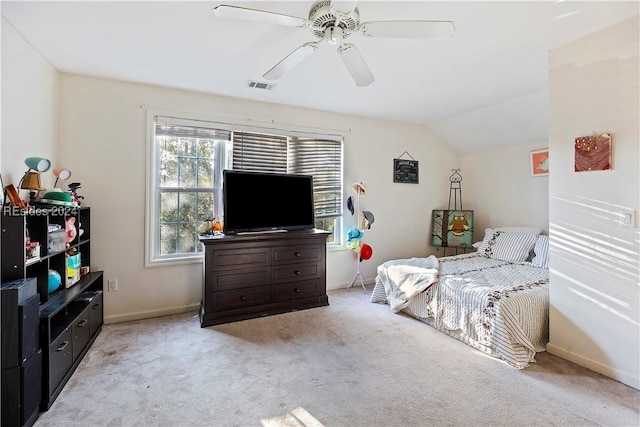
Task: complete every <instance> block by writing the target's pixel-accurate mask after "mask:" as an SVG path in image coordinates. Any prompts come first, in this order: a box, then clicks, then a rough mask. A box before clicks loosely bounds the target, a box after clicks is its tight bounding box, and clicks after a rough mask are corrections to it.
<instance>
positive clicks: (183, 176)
mask: <svg viewBox="0 0 640 427" xmlns="http://www.w3.org/2000/svg"><path fill="white" fill-rule="evenodd" d="M149 122H150V123H149V124H150V127H149V129H150V135H151V136H150V145H149V148H150V149H149V154H148V157H149V176H148V181H149V182H148V188H149V191H148V215H147V218H148V220H147V265H154V264H157V263H162V262H166V261H171V262H173V261H184V260H193V259H199V258H200V252H201V251H202V247H201V245H200V244H199V242H198V228H199V227H200V226H201V224H203V223H204V222H205V221H206V220H207V219H209V218H217V219H221V220H222V221H224V218H222V212H223V209H222V171H223V170H224V169H236V170H245V171H260V172H278V173H298V174H307V175H313V177H314V200H315V218H316V228H321V229H323V230H328V231H332V232H333V234H332V235H331V236H330V237H329V239H328V240H327V242H328V244H329V245H339V244H340V243H341V241H340V236H341V231H342V229H341V228H342V140H343V137H342V136H341V135H331V134H321V133H317V134H316V133H309V132H297V131H291V130H279V129H270V128H269V129H267V128H257V127H255V126H246V125H238V124H230V123H215V122H208V121H201V120H192V119H183V118H176V117H169V116H163V115H157V114H153V113H151V112H150V113H149Z"/></svg>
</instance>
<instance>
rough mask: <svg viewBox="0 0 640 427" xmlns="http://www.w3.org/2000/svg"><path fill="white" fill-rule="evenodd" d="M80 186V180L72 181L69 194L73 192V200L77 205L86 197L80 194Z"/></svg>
mask: <svg viewBox="0 0 640 427" xmlns="http://www.w3.org/2000/svg"><path fill="white" fill-rule="evenodd" d="M78 188H80V183H79V182H72V183H71V184H69V194H71V200H72V201H73V202H74V204H75V206H80V204H81V203H80V200H81V199H84V196H78Z"/></svg>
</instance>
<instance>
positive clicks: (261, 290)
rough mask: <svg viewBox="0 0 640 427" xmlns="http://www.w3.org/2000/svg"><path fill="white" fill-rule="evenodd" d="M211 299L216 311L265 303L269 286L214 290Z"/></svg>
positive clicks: (267, 299) (267, 300)
mask: <svg viewBox="0 0 640 427" xmlns="http://www.w3.org/2000/svg"><path fill="white" fill-rule="evenodd" d="M212 299H213V309H214V310H216V311H217V310H231V309H234V308H241V307H248V306H252V305H260V304H266V303H268V302H269V286H262V287H257V288H246V289H237V290H233V291H220V292H214V293H213V298H212Z"/></svg>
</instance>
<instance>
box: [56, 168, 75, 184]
mask: <svg viewBox="0 0 640 427" xmlns="http://www.w3.org/2000/svg"><path fill="white" fill-rule="evenodd" d="M53 175H54V176H55V177H56V182H55V184H53V188H57V187H58V180H59V179H61V180H63V181H66V180H67V179H69V178H71V171H70V170H68V169H63V168H55V169H54V170H53Z"/></svg>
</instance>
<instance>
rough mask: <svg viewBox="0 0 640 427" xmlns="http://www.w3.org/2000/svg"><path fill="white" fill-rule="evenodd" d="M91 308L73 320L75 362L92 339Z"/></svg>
mask: <svg viewBox="0 0 640 427" xmlns="http://www.w3.org/2000/svg"><path fill="white" fill-rule="evenodd" d="M90 310H91V308H90V307H89V306H87V307H86V308H85V309H84V310H82V312H81V313H80V315H79V316H78V317H76V318H75V319H74V320H73V323H72V331H73V360H74V361H76V360H77V359H78V357H79V356H80V354H81V353H82V350H84V348H85V347H86V345H87V344H88V343H89V338H90V337H91V333H90V325H89V311H90Z"/></svg>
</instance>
